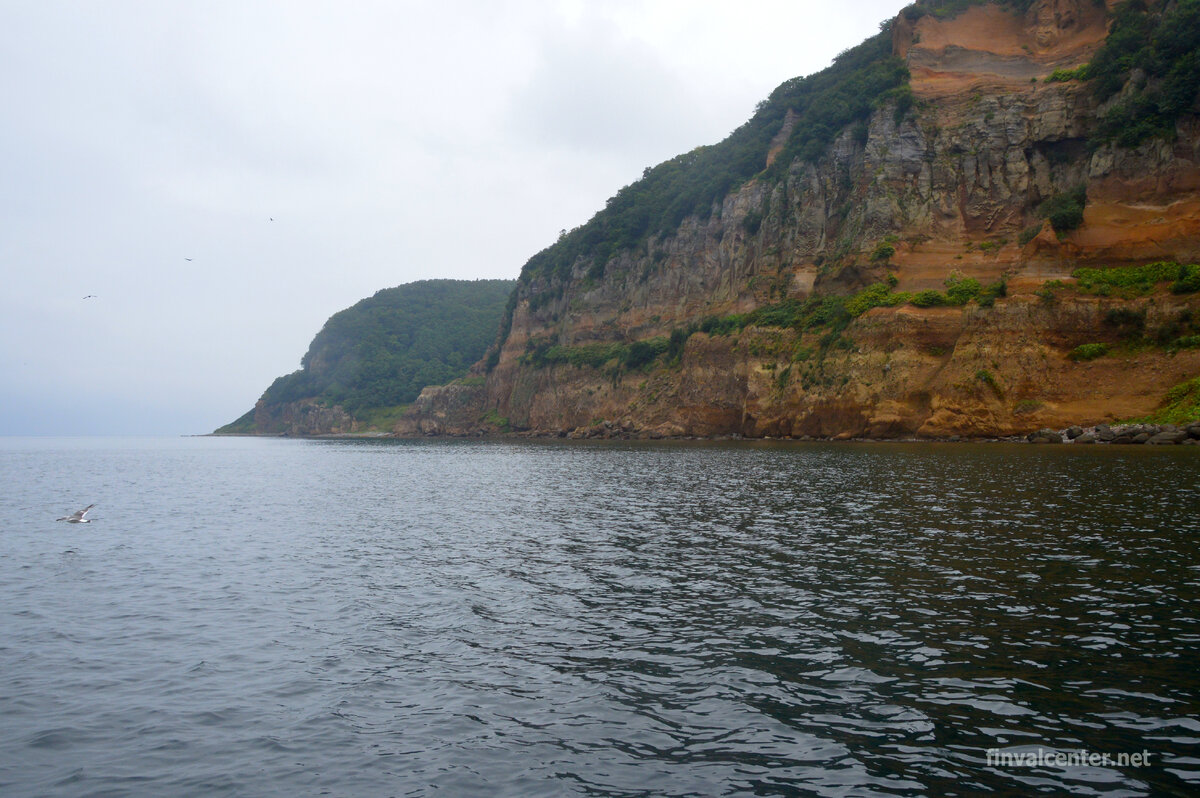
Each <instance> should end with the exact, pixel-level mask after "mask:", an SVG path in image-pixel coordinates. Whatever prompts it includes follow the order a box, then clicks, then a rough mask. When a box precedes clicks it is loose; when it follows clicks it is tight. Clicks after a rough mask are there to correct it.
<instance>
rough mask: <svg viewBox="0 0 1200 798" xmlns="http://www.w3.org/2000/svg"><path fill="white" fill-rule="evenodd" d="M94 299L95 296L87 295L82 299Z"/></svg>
mask: <svg viewBox="0 0 1200 798" xmlns="http://www.w3.org/2000/svg"><path fill="white" fill-rule="evenodd" d="M95 298H96V295H95V294H88V295H87V296H85V297H84V299H95Z"/></svg>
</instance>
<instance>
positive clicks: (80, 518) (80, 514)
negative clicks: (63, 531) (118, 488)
mask: <svg viewBox="0 0 1200 798" xmlns="http://www.w3.org/2000/svg"><path fill="white" fill-rule="evenodd" d="M95 506H96V505H94V504H89V505H88V506H87V507H84V508H83V509H82V510H76V511H75V512H74V513H72V514H71V515H64V516H63V517H62V518H57V519H55V520H56V521H66V522H67V523H68V524H90V523H92V522H91V520H89V519H87V518H84V516H85V515H87V513H88V510H90V509H92V508H93V507H95Z"/></svg>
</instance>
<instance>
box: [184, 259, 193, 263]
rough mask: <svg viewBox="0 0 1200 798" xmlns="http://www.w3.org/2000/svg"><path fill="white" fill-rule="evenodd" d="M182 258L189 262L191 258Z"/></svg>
mask: <svg viewBox="0 0 1200 798" xmlns="http://www.w3.org/2000/svg"><path fill="white" fill-rule="evenodd" d="M184 260H186V261H188V262H189V263H190V262H191V260H192V259H191V258H184Z"/></svg>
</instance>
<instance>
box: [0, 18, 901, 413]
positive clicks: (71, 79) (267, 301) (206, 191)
mask: <svg viewBox="0 0 1200 798" xmlns="http://www.w3.org/2000/svg"><path fill="white" fill-rule="evenodd" d="M903 5H905V3H904V2H902V0H888V1H887V2H884V1H883V0H867V1H866V2H855V3H828V2H807V1H805V2H799V1H795V0H794V1H793V2H784V1H782V0H780V1H777V2H769V1H768V0H741V2H737V3H731V2H728V0H726V1H725V2H707V1H701V0H573V1H572V0H516V1H512V0H503V1H500V0H490V1H485V0H457V1H456V0H439V2H436V3H435V2H423V3H415V2H403V1H401V0H393V1H391V2H384V1H383V0H380V1H379V2H359V1H349V0H338V2H333V1H332V0H330V1H329V2H315V1H314V0H286V1H284V0H280V1H279V2H256V1H255V0H232V1H230V2H225V1H223V0H203V2H200V1H199V0H196V1H194V2H193V1H191V0H180V1H178V2H176V1H174V0H144V1H141V2H134V1H132V0H97V1H96V2H78V0H72V1H71V2H56V1H55V0H36V1H35V0H0V11H2V12H3V24H0V96H2V97H3V102H0V153H2V154H0V203H2V209H0V211H2V212H0V263H2V264H3V288H2V290H0V434H124V433H150V434H188V433H204V432H209V431H211V430H212V429H214V428H215V427H217V426H219V425H221V424H224V423H226V422H228V421H232V420H233V419H234V418H236V417H237V416H239V415H241V414H242V413H243V412H245V411H246V410H248V409H250V408H251V407H252V406H253V405H254V402H255V400H257V399H258V397H259V396H260V395H261V394H262V392H263V390H264V389H265V388H266V387H267V385H269V384H270V382H271V380H273V379H274V378H275V377H277V376H279V375H281V374H286V373H288V372H290V371H293V370H295V369H296V368H299V364H300V358H301V356H302V355H303V354H304V352H305V350H306V349H307V348H308V344H309V341H311V340H312V337H313V336H314V335H315V334H316V333H317V331H318V330H319V329H320V328H321V325H322V324H323V323H324V322H325V320H326V319H327V318H328V317H329V316H330V315H332V314H333V313H335V312H337V311H338V310H341V309H343V308H345V307H348V306H350V305H352V304H354V303H355V302H357V301H358V300H360V299H362V298H364V297H366V296H369V295H371V294H373V293H374V292H375V291H377V290H379V289H381V288H387V287H390V286H394V285H399V284H401V283H406V282H411V281H413V280H422V279H428V278H441V277H455V278H464V279H474V278H481V277H488V278H493V277H504V278H515V277H516V276H517V274H518V273H519V272H520V269H521V266H522V265H523V264H524V262H525V261H526V260H527V259H528V258H529V257H530V256H531V255H533V254H534V253H535V252H537V251H538V250H540V249H542V248H544V247H545V246H547V245H548V244H550V243H552V242H553V241H554V240H555V238H556V237H557V234H558V231H559V230H561V229H564V228H572V227H575V226H577V225H579V224H582V223H583V222H585V221H587V220H588V219H589V218H590V217H591V215H592V214H593V213H595V212H596V210H598V209H599V208H600V207H602V206H603V204H604V201H605V200H606V199H607V198H608V197H610V196H612V195H613V194H614V193H615V192H616V191H617V190H618V189H620V188H621V187H622V186H624V185H626V184H628V183H631V182H633V181H634V180H636V179H637V178H638V177H640V175H641V173H642V170H643V169H644V168H645V167H647V166H651V165H654V164H657V163H660V162H661V161H664V160H666V159H668V158H671V157H673V156H675V155H677V154H679V153H682V152H686V151H687V150H690V149H691V148H693V147H696V146H698V145H702V144H713V143H716V142H717V141H720V140H721V139H723V138H724V137H725V136H726V135H728V134H729V133H730V132H731V131H732V130H733V129H734V128H736V127H737V126H738V125H740V124H741V123H743V122H745V121H746V120H747V119H748V118H749V117H750V115H751V114H752V113H753V111H754V106H755V104H756V103H757V102H759V101H760V100H762V99H764V98H765V97H766V96H767V95H768V94H769V93H770V92H771V90H772V89H774V88H775V87H776V86H777V85H779V84H780V83H782V82H783V81H785V80H787V79H789V78H792V77H795V76H797V75H807V74H810V73H812V72H814V71H817V70H819V69H822V68H823V67H825V66H827V65H828V64H829V62H830V61H831V59H832V58H833V57H834V56H835V55H836V54H837V53H838V52H840V51H841V50H843V49H845V48H847V47H850V46H853V45H855V44H857V43H859V42H860V41H862V40H863V39H864V38H866V37H867V36H869V35H871V34H873V33H875V32H876V31H877V30H878V25H879V23H880V22H881V21H882V20H884V19H887V18H890V17H892V16H894V15H895V14H896V13H897V12H898V11H899V9H900V8H901V7H902V6H903ZM88 295H94V296H92V297H91V298H88V299H84V297H85V296H88Z"/></svg>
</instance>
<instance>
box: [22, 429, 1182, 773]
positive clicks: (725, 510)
mask: <svg viewBox="0 0 1200 798" xmlns="http://www.w3.org/2000/svg"><path fill="white" fill-rule="evenodd" d="M0 486H2V487H0V794H3V795H5V796H24V795H56V796H58V795H66V796H73V795H146V796H162V795H172V796H185V795H196V796H201V795H202V796H210V795H246V796H271V795H288V796H296V795H317V794H330V795H366V796H377V795H378V796H385V795H435V794H437V795H446V796H457V795H488V796H539V795H547V796H557V795H564V794H567V795H589V796H663V795H666V796H676V795H678V796H683V795H697V796H707V795H810V794H811V795H837V796H870V795H925V794H929V795H974V794H978V793H981V792H988V791H994V792H999V793H1003V794H1030V793H1034V792H1050V793H1054V792H1060V791H1065V790H1070V791H1072V792H1074V793H1077V794H1081V795H1150V794H1154V795H1186V794H1195V793H1196V791H1197V790H1200V542H1198V533H1200V452H1197V451H1195V450H1194V449H1191V448H1189V449H1181V448H1176V449H1154V450H1150V449H1146V448H1143V447H1128V448H1119V449H1118V448H1116V447H1111V448H1096V447H1092V448H1087V449H1085V448H1083V447H1079V448H1072V447H1032V446H1017V445H1012V446H1009V445H1000V444H993V445H953V444H944V445H943V444H930V445H905V444H894V445H893V444H870V445H855V444H843V445H827V444H826V445H822V444H788V445H785V444H778V445H770V444H760V445H755V444H739V445H719V444H698V443H697V444H684V443H662V444H654V445H649V444H646V445H638V444H631V443H606V444H585V443H573V444H572V443H523V442H513V443H509V442H395V441H371V442H367V441H363V442H338V441H294V440H279V439H271V440H253V439H212V438H181V439H0ZM91 502H96V503H97V507H96V508H95V510H93V511H92V513H93V517H94V519H95V522H94V523H91V524H87V525H68V524H64V523H55V521H54V519H55V518H57V517H58V516H60V515H64V514H67V513H68V512H69V511H73V510H76V509H78V508H80V507H83V506H84V505H86V504H89V503H91ZM989 749H998V750H1000V751H1003V752H1008V753H1031V754H1036V753H1037V752H1038V751H1042V752H1044V753H1046V754H1050V755H1051V756H1053V754H1054V753H1055V752H1062V753H1067V752H1078V751H1080V750H1084V751H1086V752H1089V753H1095V754H1109V755H1112V756H1116V755H1117V754H1128V753H1135V752H1142V751H1148V752H1149V762H1150V764H1149V765H1148V766H1144V767H1134V766H1129V765H1125V766H1117V765H1115V764H1110V765H1108V766H1105V765H1103V764H1083V765H1080V764H1068V765H1065V766H1059V765H1058V764H1055V763H1049V764H1042V765H1040V766H1039V765H1034V766H1032V767H1030V766H1019V767H1014V766H1012V765H1011V763H1010V764H1008V765H1005V764H997V763H995V762H994V763H993V764H989V763H988V759H987V757H988V750H989Z"/></svg>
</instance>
